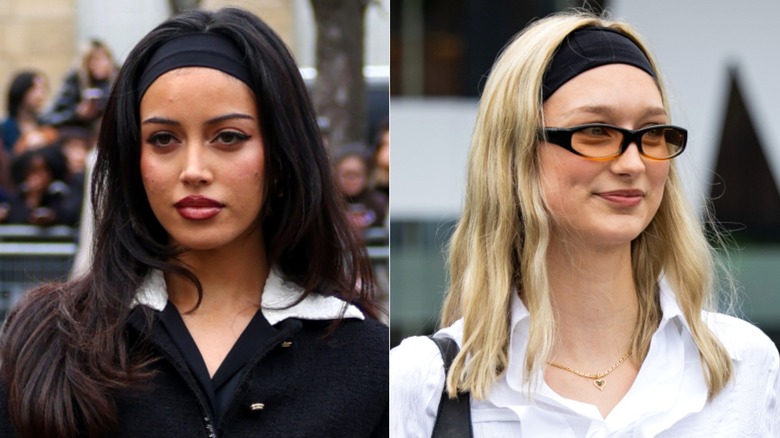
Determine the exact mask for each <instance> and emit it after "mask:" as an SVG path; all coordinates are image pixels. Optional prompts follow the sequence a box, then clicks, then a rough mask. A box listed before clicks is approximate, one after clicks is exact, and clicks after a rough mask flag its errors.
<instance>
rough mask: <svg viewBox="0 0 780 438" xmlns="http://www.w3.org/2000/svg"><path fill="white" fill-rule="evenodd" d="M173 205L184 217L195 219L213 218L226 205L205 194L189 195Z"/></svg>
mask: <svg viewBox="0 0 780 438" xmlns="http://www.w3.org/2000/svg"><path fill="white" fill-rule="evenodd" d="M173 206H174V207H175V208H176V211H178V212H179V214H180V215H181V216H182V217H183V218H185V219H189V220H195V221H202V220H207V219H211V218H213V217H214V216H216V215H218V214H219V213H220V212H221V211H222V209H223V208H224V207H225V205H224V204H222V203H221V202H218V201H215V200H213V199H211V198H207V197H205V196H187V197H186V198H182V199H180V200H179V202H177V203H175V204H173Z"/></svg>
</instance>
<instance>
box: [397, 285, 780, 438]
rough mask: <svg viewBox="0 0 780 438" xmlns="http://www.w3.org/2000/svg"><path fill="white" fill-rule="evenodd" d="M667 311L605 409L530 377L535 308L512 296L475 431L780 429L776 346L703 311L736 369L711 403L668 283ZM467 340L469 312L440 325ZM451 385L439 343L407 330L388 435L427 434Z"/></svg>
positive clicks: (560, 434)
mask: <svg viewBox="0 0 780 438" xmlns="http://www.w3.org/2000/svg"><path fill="white" fill-rule="evenodd" d="M661 309H662V311H663V318H662V320H661V323H660V324H659V326H658V329H657V331H656V332H655V334H654V335H653V338H652V341H651V344H650V350H649V351H648V354H647V357H646V358H645V360H644V362H643V363H642V367H641V369H640V370H639V374H638V375H637V377H636V380H635V381H634V383H633V385H632V386H631V389H630V390H629V391H628V393H626V395H625V396H624V397H623V399H622V400H621V401H620V402H619V403H618V404H617V405H616V406H615V407H614V409H613V410H612V411H611V412H610V413H609V415H608V416H607V417H606V418H604V417H602V416H601V414H600V413H599V411H598V409H597V408H596V406H594V405H591V404H588V403H583V402H579V401H575V400H570V399H567V398H564V397H562V396H560V395H558V394H557V393H555V392H554V391H553V390H552V389H550V387H549V386H547V384H546V383H545V382H544V379H543V377H542V376H541V375H539V376H538V377H537V381H536V382H535V383H536V386H535V387H536V388H537V390H536V391H535V392H534V393H533V395H532V397H531V398H530V399H529V397H528V395H527V391H526V390H525V387H524V384H523V382H522V375H523V370H522V366H523V360H522V358H523V356H524V354H525V349H526V344H527V339H528V326H529V314H528V310H527V309H526V308H525V306H524V305H523V303H522V302H521V301H520V299H519V298H517V296H516V294H515V296H514V297H513V299H512V320H511V325H510V330H511V331H510V348H509V365H508V367H507V372H506V373H504V374H503V375H502V376H501V377H500V378H499V379H498V381H497V382H496V383H495V384H494V385H493V387H492V388H491V391H490V393H489V395H488V397H487V399H485V400H476V399H474V398H473V397H472V399H471V412H472V418H471V420H472V426H473V431H474V436H475V437H480V438H481V437H510V436H511V437H533V438H535V437H555V438H575V437H578V438H579V437H588V438H596V437H686V438H687V437H708V438H709V437H724V438H725V437H729V438H730V437H780V404H779V402H780V401H779V400H778V393H780V379H779V377H778V376H779V375H780V373H779V372H778V368H779V367H780V358H779V357H778V351H777V349H776V348H775V346H774V344H773V343H772V341H771V340H769V338H768V337H767V336H766V335H765V334H763V333H762V332H761V331H760V330H758V329H757V328H756V327H754V326H752V325H751V324H749V323H747V322H745V321H742V320H740V319H737V318H733V317H730V316H726V315H722V314H716V313H709V312H704V313H703V317H704V319H705V321H706V323H707V324H708V326H709V327H710V329H711V330H712V331H713V332H714V333H715V335H716V336H717V337H718V339H719V340H720V341H721V342H722V343H723V344H724V345H725V347H726V348H727V350H728V352H729V354H730V356H731V358H732V361H733V363H734V374H733V375H732V378H731V380H730V381H729V383H728V384H727V385H726V387H725V388H724V389H723V390H722V391H721V392H720V394H718V396H717V397H715V398H714V399H713V400H712V401H711V402H708V401H707V385H706V383H705V380H704V375H703V372H702V365H701V361H700V360H699V352H698V349H697V348H696V345H695V343H694V342H693V339H692V337H691V334H690V329H689V327H688V324H687V322H686V321H685V319H684V318H683V315H682V312H681V310H680V308H679V306H678V304H677V301H676V299H675V297H674V294H673V293H672V292H671V291H670V290H669V288H668V287H667V286H666V285H663V284H662V286H661ZM435 336H437V337H448V338H452V339H454V340H455V341H456V342H458V344H459V345H460V344H461V340H462V337H463V321H462V320H459V321H457V322H455V324H453V325H452V326H450V327H447V328H445V329H442V330H440V331H439V332H438V333H436V335H435ZM443 388H444V369H443V367H442V359H441V355H440V353H439V350H438V348H437V347H436V345H435V344H434V343H433V342H432V341H431V340H430V339H428V338H427V337H412V338H408V339H405V340H404V341H403V342H402V343H401V345H399V346H398V347H396V348H394V349H393V350H392V351H391V352H390V436H392V437H429V436H430V435H431V432H432V430H433V425H434V422H435V419H436V411H437V409H438V405H439V400H440V397H441V393H442V390H443Z"/></svg>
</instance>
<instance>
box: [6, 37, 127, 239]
mask: <svg viewBox="0 0 780 438" xmlns="http://www.w3.org/2000/svg"><path fill="white" fill-rule="evenodd" d="M116 72H117V66H116V63H115V62H114V58H113V56H112V54H111V51H110V50H109V48H108V47H107V46H106V45H105V44H103V43H102V42H100V41H98V40H91V41H88V42H87V43H85V45H84V47H83V49H82V51H81V55H80V56H79V59H78V62H77V65H76V66H75V67H74V68H73V70H72V71H71V72H69V73H68V75H67V76H66V77H65V78H64V80H63V83H62V84H61V86H60V87H59V88H58V92H57V94H56V95H55V96H54V98H53V99H52V100H51V103H49V97H50V96H49V91H50V90H49V82H48V78H47V77H46V76H45V75H44V74H43V73H41V72H40V71H37V70H33V69H31V70H25V71H21V72H18V73H17V74H16V75H14V76H13V78H12V79H11V82H10V84H9V85H8V89H7V90H8V91H7V94H6V97H7V98H6V108H5V110H6V115H7V117H6V118H5V119H4V120H3V121H2V124H0V145H2V147H0V223H5V224H30V225H41V226H46V225H69V226H76V225H77V224H78V221H79V218H80V212H81V205H82V202H83V198H84V187H85V181H84V179H85V177H84V174H85V167H86V159H87V155H88V153H89V152H90V150H91V149H92V148H93V146H94V143H95V140H96V138H97V129H98V125H99V121H100V117H101V115H102V114H103V110H104V108H105V105H106V101H107V98H108V93H109V89H110V87H111V84H112V82H113V79H114V76H115V75H116Z"/></svg>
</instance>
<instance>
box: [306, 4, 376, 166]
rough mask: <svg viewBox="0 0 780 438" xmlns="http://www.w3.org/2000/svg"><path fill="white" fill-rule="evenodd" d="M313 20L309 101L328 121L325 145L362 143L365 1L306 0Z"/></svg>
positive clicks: (337, 146)
mask: <svg viewBox="0 0 780 438" xmlns="http://www.w3.org/2000/svg"><path fill="white" fill-rule="evenodd" d="M310 1H311V5H312V9H313V10H314V17H315V21H316V23H317V50H316V61H315V64H316V65H315V67H316V68H317V79H316V80H315V81H314V88H313V93H312V97H313V101H314V109H315V110H316V111H317V115H318V116H319V117H321V118H323V119H325V120H326V121H327V122H328V123H329V125H330V126H329V130H328V132H326V137H327V139H328V144H329V147H330V149H331V151H333V152H337V151H338V150H340V149H341V147H342V146H344V145H345V144H347V143H351V142H357V141H362V142H365V140H366V139H365V138H364V137H365V128H366V126H365V125H366V98H365V94H366V91H365V82H364V80H363V45H364V43H363V40H364V32H365V11H366V4H367V3H368V1H367V0H310Z"/></svg>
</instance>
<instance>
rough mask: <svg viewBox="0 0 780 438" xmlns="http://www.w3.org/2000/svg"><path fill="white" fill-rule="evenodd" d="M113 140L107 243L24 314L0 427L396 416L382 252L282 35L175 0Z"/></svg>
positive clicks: (330, 430) (98, 224) (108, 152)
mask: <svg viewBox="0 0 780 438" xmlns="http://www.w3.org/2000/svg"><path fill="white" fill-rule="evenodd" d="M98 145H99V146H98V157H97V163H96V167H95V169H94V175H93V179H92V192H93V193H92V194H93V208H94V211H95V216H96V218H95V238H94V241H93V254H94V262H93V264H92V266H91V269H90V270H89V271H88V272H87V273H86V274H85V275H84V276H83V277H81V278H79V279H77V280H74V281H72V282H69V283H66V284H64V285H50V286H45V287H43V288H40V289H38V290H35V291H33V292H31V293H29V294H28V295H27V296H26V297H25V298H24V299H23V301H22V302H21V304H20V305H19V306H18V307H17V308H16V309H15V310H14V311H13V312H12V314H11V315H10V316H9V318H8V321H7V323H6V326H5V332H4V335H3V338H2V343H1V346H0V360H1V361H2V362H1V363H2V366H1V367H2V368H1V370H2V377H3V385H2V386H0V402H2V405H3V406H7V410H8V412H7V414H5V415H2V419H0V435H2V436H24V437H42V436H46V437H55V436H56V437H75V436H90V437H91V436H106V435H109V436H115V437H122V436H127V437H130V436H132V437H139V436H155V437H172V436H176V437H182V436H186V437H194V436H211V437H213V436H220V437H221V436H226V437H230V436H241V437H243V436H355V437H358V436H383V435H387V418H388V412H387V404H388V398H387V386H388V371H387V328H386V327H385V326H384V325H382V324H381V323H379V322H378V321H377V320H376V316H377V311H376V310H375V308H374V306H373V305H372V303H371V296H372V293H373V289H374V284H373V276H372V273H371V267H370V264H369V260H368V258H367V256H366V253H365V251H364V250H363V249H362V248H361V246H360V245H359V243H358V242H356V241H355V239H354V237H353V235H352V233H351V232H350V228H349V224H348V223H347V222H346V218H345V214H344V205H343V201H342V200H341V199H340V198H339V194H338V191H337V189H336V187H335V184H334V181H333V177H332V175H331V171H330V168H329V162H328V158H327V154H326V151H325V149H324V148H323V145H322V141H321V138H320V135H319V132H318V129H317V123H316V119H315V116H314V112H313V110H312V107H311V104H310V102H309V98H308V95H307V91H306V88H305V85H304V83H303V81H302V80H301V77H300V74H299V73H298V69H297V67H296V65H295V63H294V61H293V59H292V56H291V55H290V53H289V52H288V49H287V48H286V47H285V46H284V44H283V43H282V41H281V40H280V39H279V37H278V36H277V35H276V34H275V33H274V32H273V31H272V30H271V29H270V28H269V27H268V26H267V25H266V24H265V23H263V22H262V21H261V20H259V19H258V18H257V17H255V16H253V15H251V14H249V13H247V12H244V11H241V10H238V9H232V8H229V9H222V10H220V11H217V12H204V11H188V12H185V13H183V14H181V15H178V16H175V17H173V18H171V19H169V20H168V21H166V22H165V23H163V24H161V25H160V26H158V27H157V28H156V29H154V30H153V31H152V32H150V33H149V34H148V35H147V36H146V37H144V38H143V39H142V40H141V41H140V42H139V43H138V45H137V46H136V47H135V48H134V49H133V50H132V52H131V53H130V55H129V56H128V58H127V60H126V62H125V63H124V66H123V67H122V69H121V70H120V72H119V74H118V76H117V80H116V83H115V85H114V88H113V89H112V93H111V95H110V97H109V101H108V105H107V107H106V112H105V114H104V116H103V121H102V125H101V131H100V138H99V141H98Z"/></svg>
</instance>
